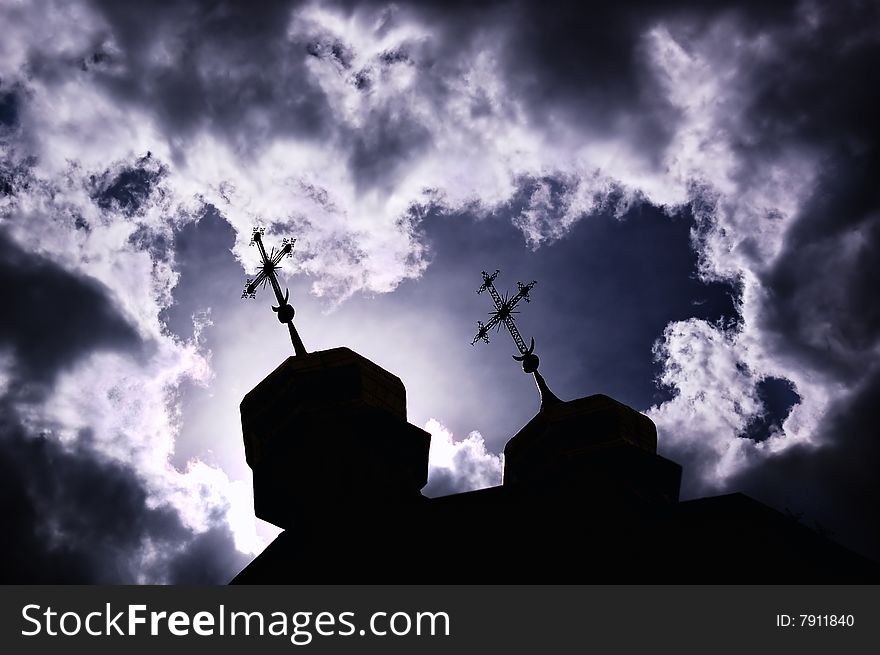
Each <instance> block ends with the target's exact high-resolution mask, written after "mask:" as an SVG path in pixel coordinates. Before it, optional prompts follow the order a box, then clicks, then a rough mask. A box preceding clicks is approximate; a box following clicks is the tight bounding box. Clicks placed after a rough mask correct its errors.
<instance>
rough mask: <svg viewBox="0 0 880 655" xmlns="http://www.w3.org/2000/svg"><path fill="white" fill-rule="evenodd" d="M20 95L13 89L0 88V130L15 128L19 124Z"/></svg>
mask: <svg viewBox="0 0 880 655" xmlns="http://www.w3.org/2000/svg"><path fill="white" fill-rule="evenodd" d="M18 111H19V107H18V96H17V95H16V94H15V93H14V92H12V91H3V90H0V130H8V129H12V128H14V127H15V126H16V125H17V124H18Z"/></svg>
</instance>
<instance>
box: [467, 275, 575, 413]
mask: <svg viewBox="0 0 880 655" xmlns="http://www.w3.org/2000/svg"><path fill="white" fill-rule="evenodd" d="M500 272H501V271H498V270H496V271H495V272H494V273H492V274H491V275H490V274H489V273H487V272H486V271H483V284H481V285H480V288H479V289H477V293H478V294H481V293H483V292H484V291H488V292H489V295H490V296H492V301H493V302H494V304H495V311H494V312H489V316H490V318H489V322H488V323H486V324H483V322H482V321H477V334H476V336H475V337H474V339H473V341H471V345H474V344H475V343H477V341H485V342H486V343H489V331H490V330H491V329H492V328H495V330H496V331H497V330H500V329H501V325H502V324H503V325H504V326H505V327H506V328H507V330H508V332H510V336H511V338H513V342H514V343H515V344H516V348H517V350H519V353H520V354H519V355H512V357H513V358H514V359H515V360H517V361H518V362H522V368H523V371H524V372H526V373H534V375H535V382H536V383H537V385H538V391H539V392H540V394H541V408H542V409H543V408H544V407H545V406H547V405H549V404H552V403H558V402H561V401H560V400H559V398H557V397H556V396H555V395H554V394H553V392H552V391H550V388H549V387H548V386H547V383H546V382H545V381H544V378H543V377H542V376H541V374H540V373H538V364H539V363H540V360H539V359H538V356H537V355H536V354H535V353H534V350H535V339H534V338H532V339H531V343H530V344H529V345H528V346H526V342H525V340H524V339H523V338H522V335H521V334H520V333H519V329H518V328H517V327H516V323H515V322H514V320H513V315H514V314H519V312H518V311H515V310H514V307H516V306H517V304H518V303H519V301H520V300H525V301H526V302H531V298H529V292H530V291H531V290H532V287H534V286H535V285H536V284H537V282H536V281H535V280H532V281H531V282H529V283H528V284H523V283H522V282H517V283H516V286H517V289H518V290H517V293H516V295H515V296H513V298H509V297H508V295H507V294H504V295H502V294H500V293H498V290H497V289H496V288H495V278H497V277H498V274H499V273H500Z"/></svg>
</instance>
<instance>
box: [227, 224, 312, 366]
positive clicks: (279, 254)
mask: <svg viewBox="0 0 880 655" xmlns="http://www.w3.org/2000/svg"><path fill="white" fill-rule="evenodd" d="M265 231H266V228H263V227H255V228H254V229H253V233H252V234H251V241H250V245H251V246H253V245H256V246H257V248H258V249H259V251H260V260H261V261H260V270H259V271H258V272H257V275H256V277H254V278H253V279H248V280H247V281H246V282H245V285H244V290H243V291H242V292H241V297H242V298H256V297H257V289H258V288H260V287H265V286H266V285H267V284H271V285H272V290H273V291H274V292H275V298H276V300H277V301H278V305H277V306H273V307H272V311H274V312H275V313H276V314H277V315H278V320H279V321H280V322H282V323H286V324H287V328H288V330H289V331H290V341H291V342H292V343H293V350H294V352H295V353H296V354H297V355H298V356H301V355H305V354H307V351H306V347H305V346H304V345H303V342H302V339H300V338H299V333H298V332H297V331H296V327H295V326H294V325H293V317H294V315H295V314H296V311H295V310H294V309H293V306H292V305H291V304H290V303H289V302H288V299H289V298H290V290H289V289H285V290H284V293H283V294H282V293H281V285H280V284H278V275H277V273H278V271H279V270H281V267H280V266H279V265H278V264H279V262H280V261H281V260H282V259H283V258H284V257H290V256H292V255H293V246H294V244H295V243H296V239H282V240H281V248H280V249H279V250H277V251H276V250H275V248H272V250H270V251H269V252H268V253H267V252H266V247H265V246H264V245H263V234H264V233H265Z"/></svg>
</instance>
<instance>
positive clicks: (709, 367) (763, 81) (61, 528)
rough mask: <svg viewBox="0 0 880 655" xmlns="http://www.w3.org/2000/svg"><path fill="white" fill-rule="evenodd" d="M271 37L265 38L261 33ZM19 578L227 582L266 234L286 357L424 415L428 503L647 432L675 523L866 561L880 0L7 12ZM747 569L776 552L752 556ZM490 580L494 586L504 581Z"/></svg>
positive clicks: (1, 116)
mask: <svg viewBox="0 0 880 655" xmlns="http://www.w3.org/2000/svg"><path fill="white" fill-rule="evenodd" d="M251 5H258V7H255V6H251ZM0 26H2V27H0V32H2V38H0V280H2V284H3V287H4V288H5V289H6V298H7V300H6V306H5V308H4V310H3V313H2V318H0V489H2V495H0V508H2V516H3V522H4V526H3V534H4V538H3V545H2V553H0V578H2V580H3V581H4V582H13V581H23V582H40V581H55V582H85V583H90V582H225V581H226V580H227V579H229V577H231V576H232V575H233V574H235V573H236V572H237V571H238V570H239V569H240V568H241V567H242V566H243V565H244V564H245V563H246V562H247V561H249V559H251V558H252V557H253V556H254V554H255V553H258V552H259V551H260V550H261V549H262V548H263V547H264V545H265V544H266V543H267V541H268V540H269V539H271V538H272V536H273V535H274V534H276V533H277V531H275V530H274V529H273V528H272V527H271V526H268V525H267V524H264V523H262V522H260V521H257V520H255V519H254V517H253V510H252V504H251V503H252V497H251V491H250V484H251V481H250V472H249V469H248V468H247V466H246V464H245V461H244V451H243V446H242V443H241V430H240V423H239V416H238V403H239V402H240V401H241V398H242V396H243V395H244V394H245V393H246V392H247V391H248V390H249V389H250V388H252V387H253V386H254V385H255V384H256V383H257V382H259V380H261V379H262V378H263V377H264V376H265V375H266V374H267V373H268V372H269V371H271V370H272V369H273V368H274V367H275V366H277V365H278V364H279V363H280V362H281V361H282V359H283V358H284V357H286V356H288V355H289V354H290V352H291V346H290V343H289V340H288V337H287V334H286V331H285V330H284V328H283V327H282V326H281V325H279V324H278V322H277V321H276V320H275V318H274V315H273V314H272V312H271V311H270V310H269V305H270V303H271V301H272V299H271V298H270V297H267V296H266V294H265V293H263V294H261V295H260V296H259V297H258V299H257V300H250V301H245V300H240V299H239V294H240V291H241V287H242V285H243V282H244V277H245V274H246V272H249V271H252V270H253V269H254V266H255V264H256V259H255V252H254V249H253V248H249V247H248V240H249V236H250V232H251V229H252V227H253V226H254V225H262V226H264V227H265V228H266V237H265V240H266V241H267V243H269V244H270V245H272V244H275V243H279V242H280V240H281V239H282V238H283V237H296V238H297V242H296V248H295V251H294V256H293V257H292V258H291V259H287V260H285V261H284V270H283V274H284V279H283V283H284V284H286V285H287V286H289V287H290V290H291V297H292V299H293V303H294V305H295V307H296V309H297V325H298V328H299V331H300V334H301V335H302V337H303V340H304V341H305V343H306V346H307V347H308V348H309V349H310V350H319V349H323V348H330V347H335V346H339V345H346V346H349V347H351V348H352V349H354V350H356V351H358V352H360V353H361V354H363V355H365V356H367V357H369V358H371V359H372V360H373V361H375V362H376V363H378V364H380V365H381V366H383V367H385V368H387V369H388V370H390V371H392V372H394V373H395V374H397V375H398V376H400V377H401V379H402V380H403V381H404V383H405V384H406V386H407V394H408V406H409V417H410V421H411V422H412V423H414V424H417V425H419V426H423V427H425V428H426V429H428V430H429V431H430V432H431V433H432V434H433V444H432V452H431V476H430V480H429V483H428V487H427V488H426V490H425V492H426V493H428V494H430V495H438V494H444V493H449V492H454V491H457V490H464V489H473V488H478V487H483V486H488V485H492V484H497V483H499V482H500V475H501V459H500V453H501V451H502V450H503V447H504V444H505V443H506V441H507V439H508V438H509V437H510V436H511V435H512V434H514V433H515V432H516V430H517V429H518V428H519V427H521V426H522V425H523V424H524V423H525V422H526V421H527V420H528V419H529V418H530V417H531V416H532V415H533V414H534V412H535V411H536V410H537V407H538V398H537V394H536V392H535V389H534V384H533V381H532V380H531V379H530V377H529V376H526V375H524V374H523V373H522V371H521V370H520V369H519V368H518V365H517V364H516V363H515V362H513V361H512V360H511V359H510V355H511V354H513V353H514V352H515V349H514V346H513V343H512V341H510V339H509V337H508V336H507V335H505V334H503V333H499V334H497V335H495V334H493V338H492V341H491V343H490V344H489V345H484V344H478V345H477V346H474V347H472V346H471V344H470V342H471V339H472V337H473V334H474V332H475V328H476V321H477V320H478V319H483V320H485V317H486V314H487V312H488V311H489V309H490V307H489V305H488V302H489V301H488V299H487V298H486V297H485V296H477V295H476V294H475V293H474V291H475V290H476V288H477V287H478V286H479V284H480V271H482V270H484V269H485V270H489V271H492V270H494V269H501V275H500V276H499V278H498V280H497V281H496V284H497V286H498V287H499V289H501V290H505V289H506V290H515V289H516V282H517V281H520V280H522V281H529V280H532V279H536V280H538V285H537V286H536V287H535V289H534V291H533V293H532V296H533V299H534V300H533V302H532V303H531V304H529V305H525V306H524V307H523V308H522V309H523V312H522V314H520V315H519V317H518V323H519V325H520V328H521V330H522V332H523V334H524V336H526V338H527V339H528V338H530V337H534V338H535V340H536V343H537V348H536V352H537V353H538V354H539V355H540V356H541V362H542V364H541V370H542V372H543V373H544V375H545V377H546V378H547V380H548V382H549V383H550V386H551V387H552V388H553V390H554V391H555V392H556V394H557V395H559V396H560V397H562V398H575V397H581V396H585V395H589V394H592V393H606V394H608V395H611V396H613V397H615V398H617V399H619V400H621V401H622V402H625V403H627V404H629V405H631V406H632V407H635V408H636V409H638V410H640V411H644V412H646V413H647V414H648V415H649V416H650V417H651V418H652V419H653V420H654V421H655V422H656V424H657V427H658V431H659V450H660V453H661V454H662V455H664V456H666V457H668V458H670V459H673V460H675V461H677V462H679V463H681V464H682V465H683V466H684V479H683V496H684V497H699V496H704V495H711V494H718V493H725V492H731V491H742V492H745V493H748V494H751V495H753V496H754V497H756V498H758V499H760V500H762V501H764V502H767V503H768V504H770V505H772V506H774V507H776V508H777V509H779V510H781V511H788V512H791V513H792V514H796V515H800V516H801V520H802V521H803V522H804V523H805V524H807V525H810V526H812V527H819V528H820V529H821V530H823V531H832V532H833V536H834V538H836V539H838V540H839V541H841V542H842V543H844V544H846V545H848V546H850V547H852V548H854V549H857V550H859V551H860V552H862V553H866V554H868V555H872V556H874V557H880V521H878V518H877V516H878V512H877V508H878V507H880V489H878V476H877V474H876V465H877V464H878V463H880V458H878V454H880V453H878V451H880V448H878V438H880V435H878V427H877V426H878V425H880V341H878V338H880V303H878V302H877V292H876V289H877V288H878V286H880V256H878V255H880V252H878V248H880V202H878V191H877V189H878V187H877V184H876V179H877V173H878V150H877V148H878V139H877V136H878V135H877V129H878V128H877V119H876V117H877V116H880V106H878V105H880V102H878V96H877V94H876V89H877V88H880V79H878V78H880V69H878V66H877V62H878V61H880V15H878V7H877V5H876V4H875V3H873V2H855V1H852V2H847V1H840V2H814V1H804V2H776V3H765V2H755V3H750V2H743V1H740V2H733V1H731V2H716V3H704V2H696V1H691V2H688V1H680V2H673V1H669V2H629V3H622V2H614V3H604V4H601V5H596V6H588V5H587V3H575V2H571V3H559V2H548V1H545V2H540V3H528V2H483V3H480V2H477V3H474V2H460V3H458V2H436V3H429V2H419V3H414V4H410V3H407V2H396V3H393V4H391V3H385V2H357V3H354V2H327V3H319V2H305V3H299V2H287V1H285V2H281V1H277V2H264V3H245V2H231V1H227V2H222V1H211V2H209V1H207V0H204V1H200V2H174V1H171V0H164V1H161V2H138V3H120V2H112V1H110V0H106V1H99V0H92V1H86V0H74V1H69V0H66V1H63V2H62V1H58V2H50V1H36V2H32V1H27V2H25V1H23V0H22V1H17V0H0ZM743 555H744V556H748V557H760V556H761V553H744V554H743ZM488 556H490V557H491V554H488Z"/></svg>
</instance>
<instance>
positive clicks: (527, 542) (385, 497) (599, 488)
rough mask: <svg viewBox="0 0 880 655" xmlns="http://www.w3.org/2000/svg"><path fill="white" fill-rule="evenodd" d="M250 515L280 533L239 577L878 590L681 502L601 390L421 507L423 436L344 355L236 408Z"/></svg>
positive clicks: (649, 442)
mask: <svg viewBox="0 0 880 655" xmlns="http://www.w3.org/2000/svg"><path fill="white" fill-rule="evenodd" d="M241 416H242V427H243V432H244V441H245V450H246V453H247V461H248V464H249V465H250V466H251V468H252V469H253V473H254V506H255V511H256V515H257V516H258V517H260V518H262V519H265V520H266V521H269V522H271V523H273V524H275V525H277V526H279V527H281V528H283V529H284V532H283V533H282V534H281V535H279V536H278V538H277V539H275V541H274V542H272V544H270V545H269V546H268V547H267V548H266V550H265V551H264V552H263V553H261V554H260V555H259V556H258V557H257V558H256V559H255V560H254V561H253V562H251V564H249V565H248V566H247V567H246V568H245V569H244V570H243V571H242V572H241V573H239V574H238V576H236V578H235V579H234V580H233V583H240V584H251V583H257V584H262V583H333V582H337V583H342V582H347V583H352V582H361V583H382V584H387V583H595V582H603V583H660V582H665V583H685V582H691V583H709V582H719V583H721V582H726V583H748V582H753V583H780V582H789V583H806V582H874V581H877V580H878V579H880V576H878V567H877V565H876V564H875V563H873V562H871V561H868V560H866V559H864V558H862V557H860V556H858V555H857V554H855V553H852V552H851V551H849V550H847V549H845V548H843V547H842V546H840V545H838V544H836V543H834V542H832V541H829V540H828V539H826V538H825V537H823V536H821V535H819V534H817V533H816V532H814V531H812V530H810V529H809V528H807V527H805V526H803V525H801V524H799V523H798V522H797V521H796V520H793V519H792V518H790V517H787V516H785V515H783V514H781V513H779V512H777V511H775V510H773V509H771V508H769V507H767V506H766V505H763V504H761V503H759V502H757V501H755V500H752V499H750V498H748V497H747V496H744V495H742V494H729V495H725V496H717V497H712V498H703V499H700V500H691V501H687V502H679V499H678V494H679V483H680V479H681V467H680V466H679V465H678V464H675V463H674V462H671V461H669V460H667V459H664V458H663V457H660V456H659V455H657V453H656V450H657V431H656V429H655V427H654V424H653V422H652V421H651V420H650V419H649V418H648V417H646V416H644V415H643V414H640V413H639V412H636V411H635V410H633V409H631V408H629V407H627V406H626V405H623V404H621V403H619V402H617V401H615V400H613V399H611V398H609V397H607V396H602V395H595V396H589V397H587V398H580V399H578V400H573V401H568V402H562V403H556V404H548V405H547V406H545V407H543V408H542V410H541V411H540V412H539V413H538V414H537V415H536V416H535V417H534V418H533V419H532V420H531V421H529V422H528V423H527V424H526V425H525V427H523V428H522V429H521V430H520V431H519V432H518V433H517V434H516V435H514V436H513V438H511V439H510V441H509V442H508V444H507V446H506V447H505V449H504V455H505V458H504V463H505V464H504V466H505V468H504V483H503V484H502V485H501V486H498V487H492V488H489V489H482V490H479V491H471V492H467V493H462V494H456V495H452V496H445V497H441V498H426V497H424V496H422V495H421V493H420V489H421V488H422V487H423V486H424V485H425V483H426V481H427V473H428V447H429V443H430V435H429V434H428V433H427V432H425V431H424V430H421V429H419V428H417V427H415V426H413V425H410V424H409V423H407V421H406V391H405V389H404V386H403V384H402V383H401V381H400V379H399V378H397V377H395V376H394V375H392V374H391V373H388V372H387V371H385V370H383V369H382V368H380V367H378V366H376V365H375V364H373V363H372V362H370V361H368V360H366V359H365V358H363V357H361V356H360V355H357V354H356V353H354V352H352V351H351V350H349V349H347V348H336V349H333V350H328V351H323V352H317V353H312V354H308V355H305V356H299V357H291V358H289V359H288V360H286V361H285V362H284V363H283V364H282V365H281V366H279V367H278V368H277V369H276V370H275V371H274V372H272V373H271V374H270V375H269V376H268V377H266V379H265V380H263V381H262V382H261V383H260V384H259V385H257V387H256V388H254V389H253V390H252V391H251V392H250V393H248V394H247V396H245V398H244V400H243V401H242V403H241Z"/></svg>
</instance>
